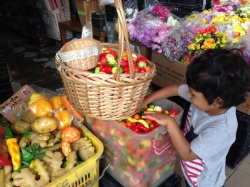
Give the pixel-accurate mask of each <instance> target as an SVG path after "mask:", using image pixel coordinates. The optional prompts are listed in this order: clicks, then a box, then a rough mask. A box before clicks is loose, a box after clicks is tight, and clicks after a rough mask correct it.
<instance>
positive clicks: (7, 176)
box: [3, 166, 13, 187]
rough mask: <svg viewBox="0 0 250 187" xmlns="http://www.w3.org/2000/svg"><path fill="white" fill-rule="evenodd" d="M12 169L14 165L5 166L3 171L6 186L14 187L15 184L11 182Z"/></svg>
mask: <svg viewBox="0 0 250 187" xmlns="http://www.w3.org/2000/svg"><path fill="white" fill-rule="evenodd" d="M11 170H12V167H11V166H6V167H5V168H4V172H3V174H4V177H3V180H4V186H5V187H12V186H13V185H12V184H11V182H10V180H11V178H12V177H11V176H12V174H11Z"/></svg>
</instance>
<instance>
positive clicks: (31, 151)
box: [21, 143, 46, 163]
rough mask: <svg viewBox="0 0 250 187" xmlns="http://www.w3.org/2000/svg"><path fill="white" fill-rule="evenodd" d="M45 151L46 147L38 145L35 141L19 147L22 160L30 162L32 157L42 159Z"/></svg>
mask: <svg viewBox="0 0 250 187" xmlns="http://www.w3.org/2000/svg"><path fill="white" fill-rule="evenodd" d="M45 152H46V149H44V148H42V147H40V146H39V144H37V143H35V144H32V145H29V146H28V147H25V148H21V157H22V161H24V162H27V163H30V162H31V161H32V160H34V159H42V158H43V156H44V155H45Z"/></svg>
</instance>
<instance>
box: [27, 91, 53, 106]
mask: <svg viewBox="0 0 250 187" xmlns="http://www.w3.org/2000/svg"><path fill="white" fill-rule="evenodd" d="M40 99H45V100H48V98H47V97H46V96H44V95H43V94H41V93H32V94H31V96H30V99H29V106H31V105H32V104H33V103H34V102H36V101H38V100H40Z"/></svg>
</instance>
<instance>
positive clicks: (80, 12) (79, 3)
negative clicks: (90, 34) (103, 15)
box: [76, 0, 99, 26]
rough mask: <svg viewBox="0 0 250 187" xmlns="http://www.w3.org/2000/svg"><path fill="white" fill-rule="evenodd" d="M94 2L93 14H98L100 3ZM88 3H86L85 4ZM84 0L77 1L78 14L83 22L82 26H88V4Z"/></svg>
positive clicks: (94, 0) (95, 0)
mask: <svg viewBox="0 0 250 187" xmlns="http://www.w3.org/2000/svg"><path fill="white" fill-rule="evenodd" d="M91 2H92V12H96V11H97V10H98V9H99V8H98V1H97V0H93V1H91ZM85 3H86V2H85ZM85 3H84V1H82V0H76V8H77V12H78V16H79V19H80V22H81V25H82V26H84V25H85V24H86V9H87V7H86V4H85Z"/></svg>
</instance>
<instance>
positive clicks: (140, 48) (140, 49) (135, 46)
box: [129, 40, 152, 60]
mask: <svg viewBox="0 0 250 187" xmlns="http://www.w3.org/2000/svg"><path fill="white" fill-rule="evenodd" d="M129 42H130V48H131V49H132V50H133V51H134V52H136V53H138V54H140V55H142V56H145V57H146V58H147V59H149V60H150V59H151V53H152V50H151V49H150V48H148V47H147V46H145V45H143V44H141V43H139V42H136V41H132V40H129Z"/></svg>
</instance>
